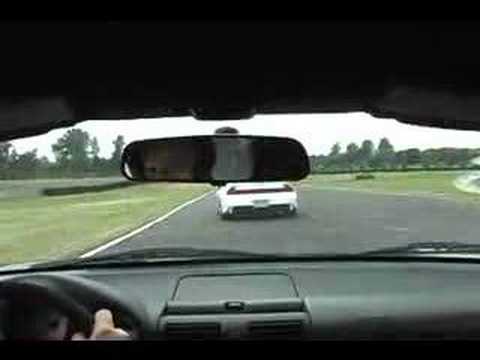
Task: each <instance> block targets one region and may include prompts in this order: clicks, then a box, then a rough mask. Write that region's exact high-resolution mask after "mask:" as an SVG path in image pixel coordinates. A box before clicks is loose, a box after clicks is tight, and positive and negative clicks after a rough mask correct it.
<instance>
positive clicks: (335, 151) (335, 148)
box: [328, 142, 342, 157]
mask: <svg viewBox="0 0 480 360" xmlns="http://www.w3.org/2000/svg"><path fill="white" fill-rule="evenodd" d="M341 151H342V147H341V146H340V143H338V142H337V143H335V144H334V145H333V146H332V148H331V149H330V154H328V156H330V157H334V156H338V155H340V152H341Z"/></svg>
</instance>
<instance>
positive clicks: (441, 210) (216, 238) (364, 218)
mask: <svg viewBox="0 0 480 360" xmlns="http://www.w3.org/2000/svg"><path fill="white" fill-rule="evenodd" d="M298 195H299V203H300V208H299V211H298V215H297V216H295V217H273V218H265V217H256V218H248V219H236V220H221V219H220V218H219V217H218V216H216V213H215V206H216V204H215V198H214V196H213V194H212V195H209V196H207V197H205V198H204V199H202V200H200V201H198V202H196V203H193V204H192V205H189V206H187V207H185V208H183V209H182V210H180V211H178V212H177V213H175V214H174V215H172V216H170V217H168V218H167V219H165V220H164V221H162V222H159V223H157V224H155V225H153V226H152V227H150V228H148V229H146V230H145V231H142V232H140V233H138V234H136V235H135V236H132V237H130V238H128V239H126V240H124V241H122V242H121V243H119V244H116V245H114V246H112V247H110V248H108V249H105V250H103V251H101V252H99V253H98V254H99V255H104V254H108V253H115V252H118V251H125V250H130V249H144V248H155V247H176V246H186V247H196V248H209V249H228V250H242V251H252V252H258V253H290V254H292V253H355V252H361V251H367V250H374V249H378V248H382V247H387V246H388V247H390V246H398V245H406V244H407V243H409V242H417V241H427V242H430V241H452V240H455V241H461V242H468V243H479V244H480V207H475V206H474V205H468V204H466V203H461V202H455V201H452V200H445V199H430V198H426V197H416V196H399V195H393V194H371V193H362V192H355V191H337V190H328V189H313V188H301V189H299V190H298Z"/></svg>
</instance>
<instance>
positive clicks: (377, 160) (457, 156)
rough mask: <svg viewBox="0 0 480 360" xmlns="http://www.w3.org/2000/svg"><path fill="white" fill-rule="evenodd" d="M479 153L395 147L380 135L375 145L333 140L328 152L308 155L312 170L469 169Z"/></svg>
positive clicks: (457, 149) (476, 150)
mask: <svg viewBox="0 0 480 360" xmlns="http://www.w3.org/2000/svg"><path fill="white" fill-rule="evenodd" d="M479 156H480V148H479V149H468V148H436V149H427V150H423V151H421V150H420V149H418V148H410V149H406V150H401V151H395V149H394V146H393V145H392V144H391V143H390V141H389V140H388V138H382V139H381V140H380V142H379V143H378V146H377V147H375V145H374V143H373V141H371V140H364V141H363V142H362V143H361V144H360V145H358V144H356V143H354V142H352V143H350V144H348V145H347V146H346V148H345V149H342V147H341V145H340V143H338V142H337V143H335V144H334V145H333V146H332V147H331V150H330V152H329V154H328V155H314V156H310V165H311V169H312V172H313V173H322V172H329V173H331V172H355V171H371V170H393V171H394V170H400V171H402V170H409V169H467V168H468V169H471V168H472V169H473V168H478V167H479V166H478V165H475V164H474V163H472V160H473V159H474V158H476V157H479Z"/></svg>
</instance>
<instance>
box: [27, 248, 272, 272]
mask: <svg viewBox="0 0 480 360" xmlns="http://www.w3.org/2000/svg"><path fill="white" fill-rule="evenodd" d="M274 257H276V255H269V254H259V253H254V252H248V251H235V250H219V249H202V248H193V247H168V248H147V249H138V250H127V251H121V252H115V253H111V254H107V255H97V256H92V257H88V258H77V259H66V260H57V261H49V262H45V263H38V264H33V265H31V266H30V269H44V268H45V269H48V268H52V267H73V266H78V265H81V266H84V265H87V266H88V265H109V264H111V265H118V264H132V263H140V264H145V263H151V262H153V263H158V262H178V261H194V260H232V259H255V260H260V259H266V258H268V259H271V258H274Z"/></svg>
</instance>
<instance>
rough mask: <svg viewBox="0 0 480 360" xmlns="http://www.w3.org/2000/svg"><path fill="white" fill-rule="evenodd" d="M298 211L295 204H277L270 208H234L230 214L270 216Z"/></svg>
mask: <svg viewBox="0 0 480 360" xmlns="http://www.w3.org/2000/svg"><path fill="white" fill-rule="evenodd" d="M294 211H296V207H295V206H294V205H293V204H277V205H270V206H268V207H262V208H258V207H254V206H236V207H232V208H231V211H230V212H229V214H230V215H240V216H241V215H255V214H258V215H260V214H262V215H270V214H285V213H291V212H294Z"/></svg>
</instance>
